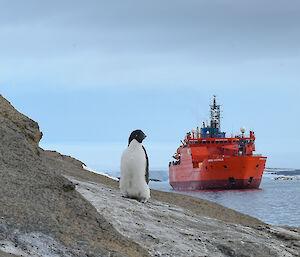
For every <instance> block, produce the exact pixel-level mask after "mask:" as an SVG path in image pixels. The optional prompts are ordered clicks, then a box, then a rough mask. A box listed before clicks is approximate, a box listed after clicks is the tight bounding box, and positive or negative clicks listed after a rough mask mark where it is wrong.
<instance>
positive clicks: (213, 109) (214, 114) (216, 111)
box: [209, 95, 221, 129]
mask: <svg viewBox="0 0 300 257" xmlns="http://www.w3.org/2000/svg"><path fill="white" fill-rule="evenodd" d="M209 106H210V121H211V126H212V127H213V128H218V129H220V126H221V123H220V121H221V109H220V106H221V105H220V104H217V101H216V95H214V99H213V103H212V104H210V105H209Z"/></svg>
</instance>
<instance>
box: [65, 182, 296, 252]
mask: <svg viewBox="0 0 300 257" xmlns="http://www.w3.org/2000/svg"><path fill="white" fill-rule="evenodd" d="M70 180H72V181H73V182H74V183H76V184H77V187H76V190H78V191H79V192H80V193H81V194H82V195H83V196H84V197H85V198H86V199H88V200H89V201H90V202H91V203H92V204H93V205H94V206H95V207H96V208H97V210H98V211H99V212H100V213H102V214H103V215H104V217H105V218H106V219H107V220H108V221H109V222H111V223H112V224H113V225H114V227H115V228H116V229H117V230H118V231H119V232H120V233H121V234H123V235H124V236H127V237H129V238H131V239H132V240H134V241H136V242H137V243H139V244H140V245H141V246H145V247H146V248H147V249H148V250H149V253H150V254H151V255H152V256H185V257H188V256H203V257H204V256H207V257H208V256H209V257H223V256H253V257H266V256H272V257H273V256H274V257H275V256H277V257H279V256H280V257H291V256H300V234H299V233H298V232H297V230H292V231H291V230H289V229H285V228H281V227H275V226H268V225H259V226H257V227H249V226H244V225H242V224H236V223H229V222H224V221H221V220H217V219H214V218H210V217H207V216H202V215H198V214H196V213H194V212H191V211H189V210H187V209H184V208H181V207H179V206H177V205H173V204H168V203H164V202H161V201H157V200H154V199H150V200H149V202H147V204H142V203H140V202H138V201H135V200H132V199H126V198H122V197H121V193H120V192H119V190H117V189H115V188H113V187H111V186H107V185H104V184H98V183H94V182H87V181H80V180H78V179H75V178H71V177H70Z"/></svg>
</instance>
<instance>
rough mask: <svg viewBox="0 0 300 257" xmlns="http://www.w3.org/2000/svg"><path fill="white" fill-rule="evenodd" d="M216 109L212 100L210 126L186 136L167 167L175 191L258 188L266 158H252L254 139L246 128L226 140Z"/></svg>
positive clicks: (253, 156) (214, 100) (217, 109)
mask: <svg viewBox="0 0 300 257" xmlns="http://www.w3.org/2000/svg"><path fill="white" fill-rule="evenodd" d="M220 113H221V111H220V105H218V104H216V97H215V96H214V99H213V103H212V104H211V105H210V116H211V120H210V125H209V126H205V124H204V123H203V127H202V128H201V129H200V130H199V128H198V127H197V129H194V130H192V132H188V133H187V135H186V137H185V139H184V141H183V142H182V141H181V142H182V145H181V146H180V147H179V148H178V149H177V152H176V153H175V154H174V156H173V158H174V159H175V161H172V162H170V163H169V178H170V185H171V186H172V187H173V188H174V189H176V190H198V189H246V188H258V187H259V185H260V182H261V178H262V175H263V172H264V169H265V164H266V160H267V157H263V156H261V155H254V154H253V152H254V151H255V144H254V143H255V136H254V132H253V131H250V134H249V136H246V135H245V131H246V128H245V127H242V128H241V135H238V136H232V137H226V136H225V132H221V131H220V118H221V117H220Z"/></svg>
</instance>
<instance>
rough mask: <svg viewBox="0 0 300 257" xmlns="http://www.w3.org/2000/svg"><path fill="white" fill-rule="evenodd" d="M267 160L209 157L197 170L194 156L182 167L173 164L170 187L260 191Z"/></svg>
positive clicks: (241, 157)
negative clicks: (193, 159)
mask: <svg viewBox="0 0 300 257" xmlns="http://www.w3.org/2000/svg"><path fill="white" fill-rule="evenodd" d="M265 164H266V157H261V156H253V155H252V156H231V157H219V158H216V157H214V158H208V159H205V160H203V162H200V163H199V167H193V162H192V157H191V155H190V154H183V158H182V160H181V163H180V164H179V165H170V167H169V178H170V185H171V186H172V187H173V188H174V189H177V190H197V189H245V188H258V187H259V185H260V182H261V178H262V175H263V171H264V169H265Z"/></svg>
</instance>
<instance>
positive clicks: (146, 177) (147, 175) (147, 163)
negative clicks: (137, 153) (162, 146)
mask: <svg viewBox="0 0 300 257" xmlns="http://www.w3.org/2000/svg"><path fill="white" fill-rule="evenodd" d="M142 147H143V150H144V152H145V156H146V170H145V179H146V182H147V184H149V160H148V155H147V152H146V149H145V147H144V146H142Z"/></svg>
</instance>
